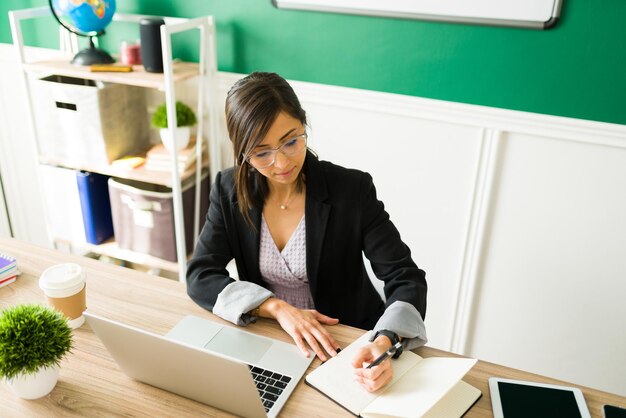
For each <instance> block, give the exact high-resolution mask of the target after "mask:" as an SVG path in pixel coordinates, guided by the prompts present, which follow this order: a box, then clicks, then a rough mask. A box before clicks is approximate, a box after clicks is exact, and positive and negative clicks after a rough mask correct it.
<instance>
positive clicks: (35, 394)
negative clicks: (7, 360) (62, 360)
mask: <svg viewBox="0 0 626 418" xmlns="http://www.w3.org/2000/svg"><path fill="white" fill-rule="evenodd" d="M58 380H59V368H58V367H48V368H45V369H39V371H38V372H36V373H33V374H19V375H17V376H15V377H14V378H13V379H9V380H7V383H8V384H9V386H10V387H11V389H12V390H13V392H14V393H15V394H16V395H17V396H19V397H20V398H22V399H37V398H41V397H44V396H46V395H47V394H48V393H50V392H52V389H54V387H55V386H56V384H57V381H58Z"/></svg>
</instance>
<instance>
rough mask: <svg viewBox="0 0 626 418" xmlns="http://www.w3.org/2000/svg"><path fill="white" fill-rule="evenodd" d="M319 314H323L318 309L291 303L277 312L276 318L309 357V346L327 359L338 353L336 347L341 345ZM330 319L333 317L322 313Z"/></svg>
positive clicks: (323, 359) (321, 357)
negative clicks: (300, 306) (308, 309)
mask: <svg viewBox="0 0 626 418" xmlns="http://www.w3.org/2000/svg"><path fill="white" fill-rule="evenodd" d="M317 315H321V314H319V313H318V312H316V311H305V310H300V309H297V308H295V307H293V306H291V305H288V306H284V307H283V308H282V309H281V310H280V312H278V313H277V315H276V319H277V321H278V322H279V323H280V325H281V326H282V327H283V329H284V330H285V331H287V333H288V334H289V335H291V338H293V340H294V342H295V343H296V345H297V346H298V348H299V349H300V351H302V353H303V354H304V355H305V356H306V357H308V356H309V350H308V348H307V345H308V347H310V348H311V350H313V352H314V353H315V354H316V355H317V356H318V357H319V358H320V359H321V360H322V361H326V360H328V358H329V357H330V356H335V355H337V351H336V349H337V348H338V347H339V345H338V344H337V343H336V342H335V339H334V338H333V337H332V336H331V335H330V334H329V333H328V331H326V329H324V327H323V326H322V325H321V324H320V323H319V322H318V320H317V318H318V316H317ZM322 316H323V317H324V318H326V319H328V320H332V318H329V317H326V316H325V315H322Z"/></svg>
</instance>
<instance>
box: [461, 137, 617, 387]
mask: <svg viewBox="0 0 626 418" xmlns="http://www.w3.org/2000/svg"><path fill="white" fill-rule="evenodd" d="M500 149H501V151H502V153H501V155H500V157H501V160H500V164H499V171H498V173H499V176H498V178H497V183H496V187H495V195H494V200H493V202H494V203H493V206H492V209H491V210H492V213H491V216H490V219H491V224H490V233H489V234H488V250H487V251H486V252H485V253H484V264H483V265H484V268H483V271H482V275H481V276H480V277H481V278H480V282H479V289H478V292H477V295H476V298H475V302H476V303H475V310H476V315H475V317H474V318H473V321H472V323H473V324H474V325H473V330H470V333H469V334H470V335H472V337H471V338H470V340H469V341H468V343H469V344H468V347H467V348H468V350H467V352H468V354H470V355H475V356H478V357H480V358H484V359H488V360H491V361H494V362H497V363H503V364H508V365H511V366H513V367H518V368H522V369H526V370H530V371H534V372H537V373H542V374H547V375H550V376H553V377H557V378H560V379H564V380H570V381H575V382H578V383H582V384H585V385H588V386H592V387H597V388H601V389H604V390H608V391H617V392H620V393H621V394H626V380H625V379H624V376H626V362H624V355H625V353H626V328H625V327H624V320H625V319H626V303H624V295H626V250H625V249H626V148H618V147H609V146H600V145H591V144H584V143H576V142H568V141H561V140H554V139H549V138H541V137H532V136H528V135H521V134H514V133H512V134H509V135H508V136H506V137H505V138H503V143H502V144H501V147H500ZM472 331H473V332H472Z"/></svg>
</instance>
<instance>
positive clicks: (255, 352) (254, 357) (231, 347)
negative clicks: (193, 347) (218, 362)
mask: <svg viewBox="0 0 626 418" xmlns="http://www.w3.org/2000/svg"><path fill="white" fill-rule="evenodd" d="M271 345H272V342H271V341H269V340H266V339H265V338H259V337H257V336H255V335H252V334H248V333H247V332H241V331H239V330H236V329H234V328H231V327H224V328H222V329H221V330H220V332H218V333H217V335H215V337H213V338H212V339H211V341H209V342H208V343H206V344H205V346H204V348H206V349H207V350H210V351H213V352H216V353H220V354H224V355H226V356H229V357H234V358H236V359H239V360H241V361H243V362H246V363H251V364H255V363H257V362H258V361H259V360H260V359H261V357H263V355H264V354H265V352H266V351H267V350H268V349H269V348H270V347H271Z"/></svg>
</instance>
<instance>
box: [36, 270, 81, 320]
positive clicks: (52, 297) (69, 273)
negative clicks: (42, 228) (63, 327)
mask: <svg viewBox="0 0 626 418" xmlns="http://www.w3.org/2000/svg"><path fill="white" fill-rule="evenodd" d="M39 287H40V288H41V289H42V290H43V292H44V294H45V295H46V297H47V299H48V305H50V306H52V307H53V308H54V309H56V310H57V311H60V312H61V313H62V314H64V315H65V316H66V317H67V318H68V320H69V326H70V328H72V329H76V328H78V327H80V326H81V325H83V323H84V322H85V317H84V316H83V311H84V310H85V309H86V308H87V303H86V297H85V287H86V284H85V273H84V272H83V269H82V267H81V266H80V265H78V264H76V263H65V264H57V265H55V266H52V267H49V268H48V269H46V270H45V271H44V272H43V273H41V276H40V277H39Z"/></svg>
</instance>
